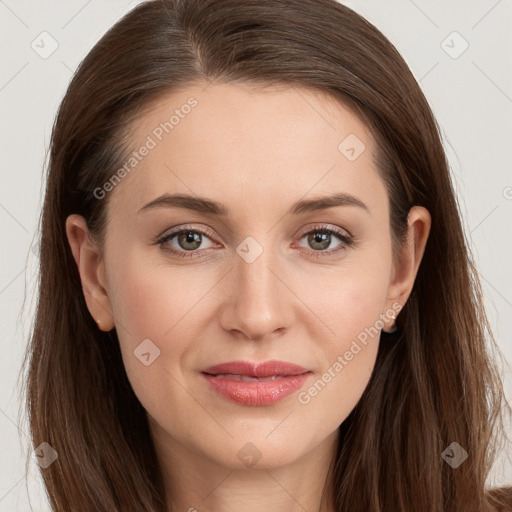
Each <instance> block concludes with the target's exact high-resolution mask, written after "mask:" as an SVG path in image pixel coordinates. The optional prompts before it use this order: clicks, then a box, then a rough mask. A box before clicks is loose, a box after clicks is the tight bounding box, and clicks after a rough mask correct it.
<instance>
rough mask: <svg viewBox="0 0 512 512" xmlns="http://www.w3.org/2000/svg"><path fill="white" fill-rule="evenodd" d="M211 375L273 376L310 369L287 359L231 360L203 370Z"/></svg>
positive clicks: (292, 373)
mask: <svg viewBox="0 0 512 512" xmlns="http://www.w3.org/2000/svg"><path fill="white" fill-rule="evenodd" d="M201 371H202V372H203V373H209V374H211V375H217V374H219V373H222V374H232V375H246V376H248V377H258V378H263V377H271V376H273V375H300V374H302V373H306V372H308V371H309V370H307V369H306V368H304V367H302V366H299V365H296V364H293V363H287V362H285V361H265V362H263V363H259V364H258V363H252V362H248V361H230V362H227V363H221V364H216V365H214V366H209V367H208V368H205V369H203V370H201Z"/></svg>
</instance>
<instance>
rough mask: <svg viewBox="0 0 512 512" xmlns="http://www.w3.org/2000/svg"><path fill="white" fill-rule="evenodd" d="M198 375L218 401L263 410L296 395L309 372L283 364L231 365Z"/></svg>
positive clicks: (213, 368) (242, 362) (216, 367)
mask: <svg viewBox="0 0 512 512" xmlns="http://www.w3.org/2000/svg"><path fill="white" fill-rule="evenodd" d="M201 374H202V375H203V377H204V378H205V379H206V380H207V382H208V384H209V385H210V389H213V390H214V391H216V392H217V393H218V394H219V395H220V396H221V397H223V398H226V399H228V400H230V401H232V402H236V403H238V404H243V405H249V406H265V405H271V404H274V403H276V402H278V401H280V400H282V399H284V398H285V397H287V396H289V395H290V394H292V393H293V392H294V391H297V390H298V389H299V388H301V387H302V386H303V385H304V383H305V381H306V380H307V379H308V377H309V376H310V375H311V374H312V372H311V371H310V370H307V369H306V368H304V367H302V366H298V365H295V364H292V363H286V362H284V361H267V362H265V363H261V364H255V363H250V362H245V361H232V362H229V363H222V364H220V365H215V366H211V367H209V368H205V369H204V370H202V371H201Z"/></svg>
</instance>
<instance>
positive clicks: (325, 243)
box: [301, 226, 354, 257]
mask: <svg viewBox="0 0 512 512" xmlns="http://www.w3.org/2000/svg"><path fill="white" fill-rule="evenodd" d="M304 238H305V239H306V243H307V244H308V245H309V247H310V248H312V249H313V251H312V255H313V256H314V257H321V256H328V255H331V254H334V253H338V252H340V251H342V250H345V249H346V248H348V247H351V246H352V245H353V244H354V240H353V238H352V237H351V236H350V235H348V234H347V233H346V232H344V231H342V230H341V229H338V228H330V227H328V226H317V227H315V228H314V229H311V230H309V231H308V232H307V233H304V235H302V237H301V240H302V239H304ZM336 239H337V240H338V245H336V246H335V247H334V248H331V249H329V247H330V246H331V244H332V243H333V242H335V241H336ZM302 247H304V246H302ZM327 249H329V250H327Z"/></svg>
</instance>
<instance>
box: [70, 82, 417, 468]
mask: <svg viewBox="0 0 512 512" xmlns="http://www.w3.org/2000/svg"><path fill="white" fill-rule="evenodd" d="M205 85H206V84H201V85H200V86H199V85H198V86H196V87H189V88H187V89H186V90H183V91H182V92H179V93H174V94H172V95H168V96H166V97H165V98H163V99H161V100H160V101H159V102H158V103H155V104H154V105H153V107H152V109H151V110H149V111H148V112H147V113H145V114H144V116H143V117H142V118H141V120H140V121H138V122H137V123H136V126H134V128H133V132H132V134H131V141H132V150H133V151H135V152H136V155H133V154H132V159H131V160H129V159H127V162H126V163H127V165H126V167H125V169H124V172H122V171H120V172H117V174H116V178H113V179H112V180H111V181H110V182H108V183H107V184H106V185H105V186H104V187H102V188H101V190H99V189H97V191H96V195H97V197H98V198H99V199H98V200H99V201H102V200H106V199H107V196H108V200H109V203H108V227H107V232H106V233H107V234H106V241H105V246H104V252H103V257H102V259H98V260H95V261H96V263H97V266H96V267H94V265H93V264H91V266H90V267H88V268H89V270H84V269H85V266H86V265H87V261H89V260H91V261H92V259H91V258H89V260H88V259H87V258H86V257H85V256H84V255H85V253H83V256H84V259H83V261H82V265H81V276H82V279H83V280H84V282H85V281H87V279H89V278H90V280H89V282H88V283H87V282H86V288H87V290H88V292H87V293H86V299H87V303H88V306H89V309H90V311H91V313H92V315H93V316H94V317H95V318H96V319H101V326H102V327H103V328H104V329H106V330H108V329H109V328H111V327H113V326H115V328H116V332H117V335H118V338H119V342H120V346H121V350H122V355H123V361H124V365H125V367H126V371H127V374H128V378H129V380H130V382H131V385H132V387H133V390H134V392H135V394H136V395H137V397H138V399H139V400H140V402H141V403H142V405H143V406H144V408H145V409H146V411H147V412H148V415H149V419H150V424H151V428H152V431H153V433H154V435H155V438H157V439H158V440H159V441H158V442H159V443H161V444H162V445H166V446H167V447H169V448H172V447H176V448H177V447H180V449H181V450H186V451H189V452H190V453H193V454H194V456H199V457H202V458H205V459H208V460H210V461H211V462H215V463H218V464H221V465H223V466H225V467H231V468H235V467H244V465H245V466H248V465H250V464H254V463H257V464H258V467H262V468H263V467H276V466H280V465H284V464H287V463H290V462H293V461H294V460H296V459H299V458H300V457H301V456H302V455H305V454H306V453H308V452H310V451H311V450H313V449H314V448H315V447H318V446H320V445H322V444H325V443H326V442H329V443H331V442H332V440H333V439H334V438H335V435H336V430H337V428H338V427H339V425H340V424H341V423H342V422H343V420H344V419H345V418H346V417H347V416H348V414H349V413H350V412H351V411H352V409H353V408H354V406H355V405H356V403H357V402H358V400H359V399H360V397H361V395H362V393H363V391H364V389H365V387H366V386H367V384H368V381H369V379H370V375H371V373H372V370H373V368H374V363H375V359H376V355H377V349H378V342H379V334H380V329H381V328H382V327H384V328H386V327H390V326H391V325H392V324H393V316H396V314H397V312H398V310H399V308H400V305H403V304H404V303H405V301H406V299H407V296H408V293H409V291H410V288H411V287H412V283H413V280H414V275H415V271H416V269H417V265H416V263H415V262H414V258H413V259H410V258H409V259H408V258H407V254H409V255H410V254H411V253H407V254H405V253H404V254H405V256H404V258H403V261H402V262H401V263H398V262H397V263H394V261H393V259H392V250H391V237H390V230H389V211H388V198H387V192H386V189H385V186H384V183H383V181H382V179H381V178H380V177H379V175H378V173H377V171H376V167H375V165H374V162H373V160H372V158H373V154H374V150H375V146H374V141H373V139H372V137H371V136H370V133H369V131H368V130H367V129H366V127H365V126H364V125H363V124H362V123H361V122H360V121H359V120H358V118H357V117H355V116H354V115H353V114H352V113H351V112H350V111H349V110H347V109H346V108H344V107H343V106H342V105H341V104H340V103H338V102H336V101H335V100H333V99H332V98H329V97H327V96H323V95H320V94H318V93H313V92H311V91H310V90H306V89H300V88H289V89H284V88H282V89H277V88H272V89H268V90H262V89H258V90H256V89H249V88H248V87H247V86H245V85H237V86H235V85H233V84H211V85H208V86H207V87H206V88H205ZM144 148H146V149H144ZM114 174H115V173H114ZM176 194H179V195H180V196H188V197H189V199H183V198H182V199H181V200H177V199H172V197H173V196H174V195H176ZM322 199H323V200H324V201H321V200H322ZM212 203H215V205H216V206H215V207H213V206H212ZM70 225H71V224H70ZM68 227H69V226H68ZM179 230H183V232H182V233H178V234H176V232H177V231H179ZM187 233H188V234H187ZM420 252H421V251H420ZM79 266H80V265H79ZM88 276H89V277H88ZM91 276H93V277H91ZM96 278H97V281H96ZM240 361H243V362H247V363H248V366H247V367H245V368H242V367H240V366H236V365H235V366H234V367H231V368H221V369H217V370H215V369H214V370H211V369H210V372H213V373H215V371H216V372H217V374H219V372H220V374H225V376H224V377H213V376H210V377H207V375H206V374H205V373H204V370H206V369H208V368H210V367H212V366H215V365H219V364H222V363H228V362H240ZM266 361H281V362H284V363H290V364H293V365H298V366H300V367H301V368H302V369H301V370H297V369H296V368H295V369H290V368H286V367H283V366H276V367H269V369H268V373H270V374H280V375H282V374H286V373H289V374H292V375H297V374H299V373H301V374H302V375H301V376H299V377H297V376H295V377H293V376H288V377H282V378H278V379H276V380H275V381H272V380H270V381H269V380H268V379H265V380H258V381H255V380H252V381H243V380H240V379H241V377H240V375H238V376H235V375H228V374H231V373H233V374H236V373H237V372H238V373H244V371H245V373H246V374H249V375H251V374H252V375H253V376H254V375H264V374H263V373H261V374H260V373H254V371H252V372H251V366H254V365H259V364H260V363H263V362H266ZM252 370H254V368H252ZM265 375H266V374H265Z"/></svg>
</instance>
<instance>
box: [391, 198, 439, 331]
mask: <svg viewBox="0 0 512 512" xmlns="http://www.w3.org/2000/svg"><path fill="white" fill-rule="evenodd" d="M430 226H431V217H430V213H429V211H428V210H427V209H426V208H424V207H423V206H413V207H412V208H411V209H410V210H409V214H408V217H407V239H406V241H405V243H404V244H403V246H402V247H401V248H400V250H399V252H398V254H397V256H396V259H395V261H394V262H393V268H392V271H391V280H390V283H389V287H388V296H387V300H386V306H387V308H388V309H387V310H388V311H389V310H390V309H395V308H393V307H392V306H393V305H396V304H397V303H398V304H400V306H401V307H403V306H404V305H405V303H406V302H407V300H408V299H409V295H410V294H411V291H412V288H413V285H414V281H415V279H416V274H417V273H418V268H419V266H420V263H421V259H422V258H423V254H424V252H425V246H426V245H427V239H428V235H429V233H430ZM393 325H394V319H391V321H390V322H388V324H387V325H385V327H384V329H386V330H389V329H390V328H391V327H392V326H393Z"/></svg>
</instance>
